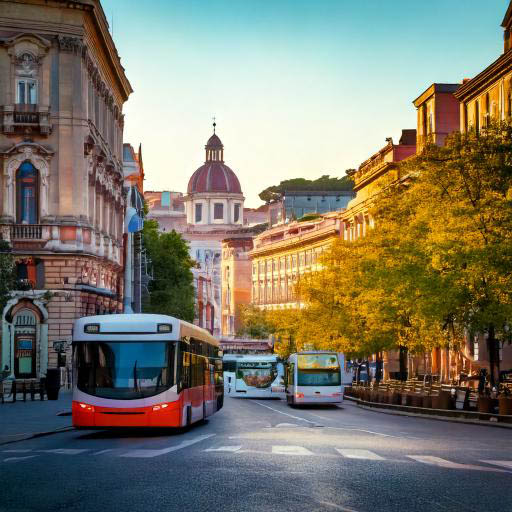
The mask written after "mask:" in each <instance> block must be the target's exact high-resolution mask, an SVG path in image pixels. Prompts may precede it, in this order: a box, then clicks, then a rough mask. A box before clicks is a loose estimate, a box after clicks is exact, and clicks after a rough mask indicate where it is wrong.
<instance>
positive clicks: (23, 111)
mask: <svg viewBox="0 0 512 512" xmlns="http://www.w3.org/2000/svg"><path fill="white" fill-rule="evenodd" d="M0 129H1V131H2V132H3V133H27V132H28V133H30V132H34V131H37V132H39V133H40V134H41V135H49V134H50V133H51V125H50V109H49V107H41V106H39V105H28V104H16V105H4V106H3V107H0Z"/></svg>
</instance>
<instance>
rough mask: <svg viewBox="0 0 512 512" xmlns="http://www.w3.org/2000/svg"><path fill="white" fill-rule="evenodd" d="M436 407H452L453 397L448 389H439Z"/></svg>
mask: <svg viewBox="0 0 512 512" xmlns="http://www.w3.org/2000/svg"><path fill="white" fill-rule="evenodd" d="M438 409H453V398H452V394H451V393H450V391H447V390H444V389H442V390H441V391H439V407H438Z"/></svg>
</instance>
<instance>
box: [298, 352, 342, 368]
mask: <svg viewBox="0 0 512 512" xmlns="http://www.w3.org/2000/svg"><path fill="white" fill-rule="evenodd" d="M298 368H299V370H339V369H340V363H339V361H338V356H337V355H336V354H300V355H299V357H298Z"/></svg>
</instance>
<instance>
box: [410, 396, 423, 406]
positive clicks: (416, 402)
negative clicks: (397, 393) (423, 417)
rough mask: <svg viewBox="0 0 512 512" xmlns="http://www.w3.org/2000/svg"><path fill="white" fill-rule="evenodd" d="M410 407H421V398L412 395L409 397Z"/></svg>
mask: <svg viewBox="0 0 512 512" xmlns="http://www.w3.org/2000/svg"><path fill="white" fill-rule="evenodd" d="M411 406H412V407H423V396H422V395H418V394H417V393H413V394H412V395H411Z"/></svg>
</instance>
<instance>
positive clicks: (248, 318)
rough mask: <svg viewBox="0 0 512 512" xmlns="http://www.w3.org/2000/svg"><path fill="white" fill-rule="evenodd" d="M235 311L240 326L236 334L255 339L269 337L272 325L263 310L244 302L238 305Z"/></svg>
mask: <svg viewBox="0 0 512 512" xmlns="http://www.w3.org/2000/svg"><path fill="white" fill-rule="evenodd" d="M237 313H238V314H237V316H238V318H239V320H240V328H239V329H238V331H237V333H236V335H237V336H239V337H241V338H251V339H255V340H264V339H268V338H269V336H270V334H271V332H272V326H271V324H270V321H269V320H268V318H267V314H266V311H265V310H262V309H260V308H258V307H255V306H251V305H245V304H244V305H240V306H239V307H238V312H237Z"/></svg>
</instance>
